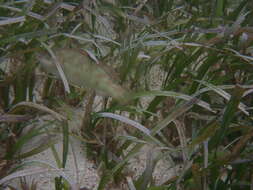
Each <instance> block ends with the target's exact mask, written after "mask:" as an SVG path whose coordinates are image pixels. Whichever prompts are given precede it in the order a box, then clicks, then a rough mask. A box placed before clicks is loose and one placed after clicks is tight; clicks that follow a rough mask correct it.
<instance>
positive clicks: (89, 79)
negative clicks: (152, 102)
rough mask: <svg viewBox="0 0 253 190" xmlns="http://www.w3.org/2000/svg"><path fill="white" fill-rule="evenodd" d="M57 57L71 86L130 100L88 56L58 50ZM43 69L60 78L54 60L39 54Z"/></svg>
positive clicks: (122, 99) (77, 52)
mask: <svg viewBox="0 0 253 190" xmlns="http://www.w3.org/2000/svg"><path fill="white" fill-rule="evenodd" d="M54 53H55V56H56V58H57V60H58V62H59V63H60V65H61V67H62V69H63V72H64V74H65V76H66V78H67V80H68V82H69V83H70V84H73V85H76V86H79V87H83V88H91V89H94V90H95V91H96V92H98V93H99V94H101V95H104V96H111V97H113V98H115V99H116V100H117V101H119V102H125V101H126V100H127V99H128V95H127V94H128V93H127V91H126V90H125V89H124V88H123V87H121V86H120V85H119V84H118V83H117V82H116V81H114V80H113V79H112V77H111V76H110V73H108V72H106V71H105V70H104V69H103V68H102V67H101V66H100V65H99V64H96V63H95V62H94V61H92V60H91V59H90V58H89V57H88V55H85V54H84V53H82V52H81V51H78V50H75V49H68V48H63V49H56V50H55V51H54ZM38 59H39V61H40V62H41V66H42V68H43V69H44V70H45V71H46V72H48V73H51V74H54V75H55V76H57V77H59V76H60V75H59V72H58V70H57V67H56V65H55V63H54V61H53V59H52V58H51V57H50V56H49V55H46V54H39V55H38Z"/></svg>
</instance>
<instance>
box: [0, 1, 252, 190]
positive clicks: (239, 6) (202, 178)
mask: <svg viewBox="0 0 253 190" xmlns="http://www.w3.org/2000/svg"><path fill="white" fill-rule="evenodd" d="M252 8H253V4H252V2H251V1H249V0H233V1H225V0H216V1H205V0H188V1H186V0H181V1H174V0H168V1H166V0H140V1H134V0H118V1H113V0H112V1H110V0H94V1H89V0H87V1H85V0H84V1H78V0H73V1H64V2H62V1H59V2H55V1H42V0H38V1H35V0H19V1H18V0H17V1H15V0H13V1H5V0H0V18H1V20H0V48H1V49H0V114H1V115H0V122H1V123H0V143H1V147H0V151H1V152H0V185H1V186H3V187H4V186H5V185H6V184H7V182H8V181H9V180H12V179H14V178H18V177H24V176H27V175H32V174H35V173H41V172H47V171H48V172H50V171H51V170H54V171H57V172H58V173H59V177H58V178H55V187H56V189H58V190H60V189H70V188H71V189H79V187H78V186H77V184H76V183H75V181H74V179H69V178H67V177H66V176H65V173H64V172H63V171H62V170H61V169H60V168H64V167H65V166H66V162H67V157H68V146H69V137H70V136H71V137H78V139H81V140H83V141H84V142H86V144H87V147H88V153H89V156H90V157H91V159H96V161H97V162H98V163H99V164H101V165H103V171H102V174H101V180H100V182H99V185H98V189H99V190H101V189H105V188H106V185H107V184H109V183H111V182H112V181H113V182H115V183H116V184H117V183H120V182H121V181H124V180H125V181H126V183H127V184H128V186H129V189H131V190H135V189H136V190H139V189H141V190H144V189H147V190H158V189H159V190H160V189H161V190H162V189H165V190H172V189H189V190H190V189H204V190H208V189H212V190H214V189H217V190H218V189H219V190H222V189H224V190H225V189H231V190H235V189H236V190H238V189H243V190H246V189H249V190H250V189H251V190H252V189H253V175H252V174H253V168H252V153H253V152H252V151H253V150H252V136H253V129H252V127H253V126H252V125H253V121H252V119H253V118H252V104H253V98H252V92H253V90H252V89H253V65H252V62H253V56H252V53H253V52H252V51H253V49H252V41H253V26H251V25H252V19H251V16H253V12H252ZM55 48H57V49H61V48H66V54H68V51H67V50H68V49H79V50H80V49H82V50H83V51H85V53H86V56H87V55H89V57H90V61H93V62H94V64H95V62H96V61H97V60H99V62H100V65H105V66H106V68H110V69H112V68H113V69H114V70H115V71H116V73H117V76H115V77H112V78H109V79H107V78H106V79H105V78H103V77H101V78H100V77H99V76H100V74H98V75H95V76H93V74H90V73H85V72H84V73H82V74H83V75H88V74H90V76H89V77H86V78H85V77H84V78H85V79H84V80H87V78H88V79H89V80H90V81H88V83H90V84H92V85H94V84H97V83H105V84H104V86H105V87H103V89H102V90H104V91H108V92H109V95H110V96H112V97H116V99H117V101H114V100H112V101H111V99H110V98H105V99H104V100H103V106H102V107H101V110H99V111H96V112H95V111H94V110H92V105H93V104H94V96H95V93H96V92H93V90H95V91H97V90H101V89H97V87H96V86H91V88H92V90H91V89H88V90H87V89H86V90H85V92H83V90H80V89H79V88H78V87H76V86H75V85H74V86H72V85H71V84H68V82H67V81H66V80H64V79H66V78H67V80H68V79H69V76H68V73H65V74H66V76H65V75H64V73H60V76H61V77H60V78H61V80H55V78H52V77H51V76H49V75H46V76H45V74H44V80H41V75H43V73H42V72H40V71H38V69H37V68H38V67H39V65H40V64H43V61H41V60H40V58H41V55H42V56H45V54H43V53H45V52H48V54H49V55H51V58H52V60H55V61H56V62H57V59H59V60H60V58H59V57H57V53H55V51H54V49H55ZM38 55H39V56H38ZM55 55H56V57H55ZM73 56H74V55H73ZM67 57H68V56H67ZM73 59H74V57H73ZM72 61H73V60H72V59H71V57H70V58H69V62H72ZM67 62H68V60H67ZM80 64H81V63H80ZM56 65H57V64H56ZM154 68H159V73H155V74H154V76H153V74H151V73H152V71H153V70H154ZM104 69H105V68H104ZM105 70H106V69H105ZM58 72H61V70H59V69H58ZM79 73H80V72H79ZM105 73H107V74H108V73H110V75H111V74H112V72H110V71H109V72H107V71H106V72H105ZM82 74H81V75H82ZM65 77H66V78H65ZM110 77H111V76H110ZM158 77H159V78H161V79H160V80H159V83H158V85H157V87H156V90H154V88H152V82H154V80H158ZM79 78H81V76H80V77H79ZM94 80H95V82H94ZM41 81H43V82H41ZM61 81H63V82H64V81H65V82H64V85H62V83H61ZM81 82H82V81H81ZM85 82H86V83H87V81H84V83H85ZM38 83H39V87H38ZM69 85H70V86H69ZM112 85H116V86H117V87H115V88H114V90H115V89H123V88H125V89H127V91H129V92H131V93H125V95H122V93H121V96H120V98H117V97H118V96H117V94H116V95H115V94H114V93H113V90H111V89H110V87H112ZM115 93H118V90H115ZM147 97H148V98H147ZM83 99H85V100H86V102H87V103H86V107H85V114H84V116H83V118H82V126H81V128H82V130H81V132H80V133H81V134H71V133H70V132H69V130H68V119H66V118H65V117H63V116H62V115H61V114H59V113H57V111H56V109H57V107H58V106H59V104H60V103H59V102H64V103H65V104H69V105H71V106H76V107H77V106H79V105H80V101H82V100H83ZM125 99H127V101H124V100H125ZM129 99H130V100H129ZM144 100H145V105H144V103H143V101H144ZM121 101H122V102H124V103H123V104H121ZM126 102H127V103H126ZM44 114H50V115H52V116H53V118H55V123H56V124H58V125H59V126H61V127H60V128H58V129H57V130H56V129H53V130H54V131H50V129H48V128H46V127H45V126H43V127H40V128H36V129H30V130H28V132H26V133H23V131H24V130H25V129H26V127H27V126H29V125H31V123H33V122H36V120H39V118H40V117H42V115H44ZM126 115H127V116H126ZM122 123H124V125H127V126H128V127H127V129H126V131H127V132H128V133H127V135H122V136H119V135H116V134H115V128H117V126H119V125H121V126H122ZM46 125H48V124H46ZM129 127H132V129H133V130H128V128H129ZM45 128H46V129H45ZM60 132H61V133H62V135H63V154H62V156H60V155H57V153H56V151H55V150H54V144H55V143H56V142H55V141H54V140H52V141H48V143H46V144H45V143H43V144H41V145H39V146H38V147H36V148H34V149H32V150H29V151H28V152H25V153H24V152H22V153H21V149H22V147H23V146H24V145H25V144H27V143H29V142H30V141H31V139H32V138H35V137H38V136H40V135H45V134H46V135H50V134H51V133H60ZM90 142H92V143H90ZM144 145H149V146H152V147H154V150H160V151H158V152H159V153H158V154H154V155H153V156H151V157H152V159H149V160H148V161H147V164H146V168H145V170H144V172H143V173H142V175H140V176H139V177H138V178H137V179H136V178H132V177H131V176H129V175H128V174H127V164H128V161H129V160H130V159H131V158H133V157H134V156H136V155H137V154H138V152H140V150H141V149H142V147H143V146H144ZM48 148H51V149H52V150H53V151H54V152H55V155H56V156H55V157H56V160H57V163H58V168H55V167H54V166H50V165H49V164H48V163H43V164H44V165H43V167H42V168H41V169H22V167H23V166H24V164H22V163H21V164H19V163H20V161H21V160H22V159H24V158H27V157H30V156H32V155H34V154H38V153H39V152H42V151H44V150H45V149H48ZM94 150H96V151H94ZM126 150H127V151H126ZM151 154H152V153H151ZM112 155H113V156H112ZM161 159H167V160H169V161H170V162H171V165H172V166H173V165H175V164H176V163H178V160H179V161H180V165H181V166H182V168H181V169H180V170H179V171H178V173H177V174H175V176H174V177H172V178H170V179H168V180H167V181H165V182H163V183H162V184H159V185H158V184H155V183H154V180H153V177H152V173H153V171H154V168H155V166H156V164H157V163H158V161H159V160H161ZM26 164H27V163H26ZM38 164H42V163H38ZM22 188H23V189H36V188H39V187H36V182H35V183H33V184H32V185H31V186H30V187H29V186H28V185H26V184H25V183H23V186H22Z"/></svg>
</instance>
